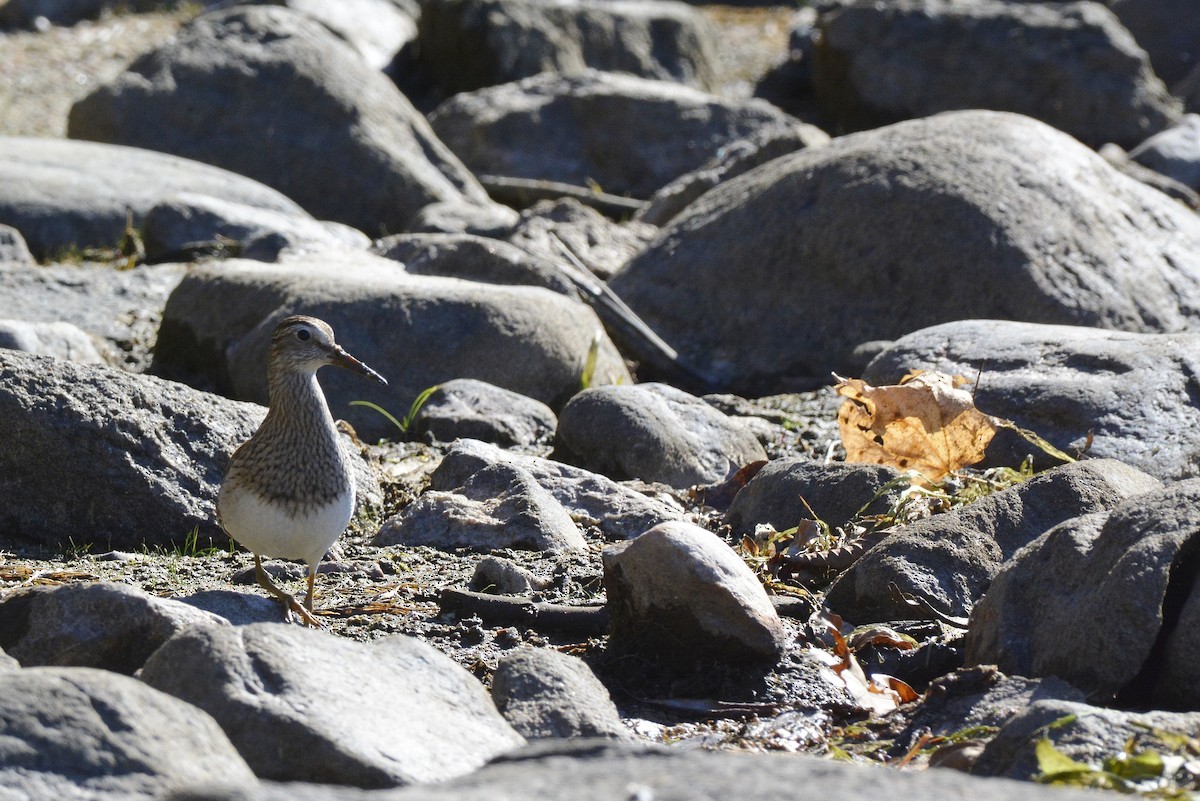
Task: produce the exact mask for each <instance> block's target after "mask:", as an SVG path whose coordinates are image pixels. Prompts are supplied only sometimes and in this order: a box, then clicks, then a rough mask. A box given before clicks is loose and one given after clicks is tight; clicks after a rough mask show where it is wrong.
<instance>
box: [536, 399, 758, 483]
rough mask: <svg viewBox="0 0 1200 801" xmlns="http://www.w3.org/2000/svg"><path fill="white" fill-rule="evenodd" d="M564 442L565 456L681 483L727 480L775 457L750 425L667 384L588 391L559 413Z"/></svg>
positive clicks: (613, 474) (623, 475)
mask: <svg viewBox="0 0 1200 801" xmlns="http://www.w3.org/2000/svg"><path fill="white" fill-rule="evenodd" d="M558 440H559V450H560V451H562V452H563V453H562V454H561V455H563V456H564V457H567V458H564V461H572V462H575V463H576V464H579V465H580V466H581V467H584V468H587V469H588V470H594V471H596V472H597V473H603V474H604V475H606V476H609V477H610V478H615V479H630V478H636V479H640V480H642V481H651V482H661V483H663V484H667V485H669V486H672V487H678V488H686V487H690V486H692V485H693V484H714V483H717V482H719V481H724V480H725V479H726V478H728V477H729V476H730V475H732V474H733V473H736V472H737V471H738V470H739V469H741V468H742V467H745V466H746V465H748V464H750V463H751V462H757V461H763V460H765V459H766V458H767V452H766V451H765V450H763V447H762V445H760V444H759V442H758V439H757V438H755V436H754V433H753V432H752V431H751V429H750V428H749V427H748V426H746V425H744V424H742V423H741V422H740V421H739V420H737V419H736V418H731V417H727V416H725V415H724V414H722V413H721V412H719V411H717V410H716V409H714V408H713V407H712V406H710V405H708V404H707V403H705V402H704V401H702V400H701V399H699V398H697V397H695V396H693V395H689V394H688V393H686V392H684V391H682V390H679V389H675V388H674V387H671V386H668V385H666V384H639V385H636V386H624V385H620V386H617V385H612V386H605V387H594V388H591V389H585V390H583V391H582V392H580V393H579V394H578V395H576V396H575V397H573V398H571V400H570V401H568V402H567V405H566V406H564V407H563V408H562V411H561V412H559V415H558Z"/></svg>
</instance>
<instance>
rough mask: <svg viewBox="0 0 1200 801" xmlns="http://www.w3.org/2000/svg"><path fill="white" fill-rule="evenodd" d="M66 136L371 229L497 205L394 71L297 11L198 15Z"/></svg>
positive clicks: (106, 91) (77, 112) (101, 95)
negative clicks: (234, 180)
mask: <svg viewBox="0 0 1200 801" xmlns="http://www.w3.org/2000/svg"><path fill="white" fill-rule="evenodd" d="M147 119H152V120H154V124H153V125H147V124H145V121H146V120H147ZM67 131H68V134H69V135H70V136H71V137H72V138H76V139H91V140H95V141H100V142H113V143H120V144H127V145H136V146H140V147H146V148H150V149H153V150H160V151H163V152H167V153H174V154H176V155H179V156H186V157H188V158H194V159H196V160H197V161H203V162H207V163H209V164H216V165H219V166H222V167H225V168H227V169H230V170H233V171H234V172H237V173H240V174H242V175H247V176H250V177H252V178H256V179H258V180H260V181H262V182H263V183H265V184H267V185H269V186H273V187H275V188H276V189H278V190H279V191H281V192H283V193H284V194H286V195H287V196H288V197H290V198H292V199H293V200H295V201H296V202H297V203H299V204H300V205H301V206H303V207H304V208H305V209H307V210H308V211H309V212H310V213H312V214H313V215H315V216H317V217H319V218H321V219H329V220H336V221H338V222H343V223H346V224H348V225H352V226H354V227H356V228H359V229H361V230H363V231H366V232H367V233H369V234H378V233H380V232H382V231H385V230H386V231H391V232H393V233H394V232H397V231H402V230H405V228H406V227H407V226H408V225H409V223H410V222H411V221H412V220H413V219H414V218H415V217H416V215H417V213H418V212H419V211H420V209H421V208H422V207H424V206H427V205H429V204H431V203H435V202H439V201H462V202H473V203H476V204H480V205H484V204H486V203H487V202H488V201H487V195H486V193H485V192H484V191H483V188H482V187H480V186H479V184H478V183H477V182H476V181H475V179H474V178H473V177H472V176H471V175H470V174H469V173H467V172H466V170H465V169H463V167H462V165H461V164H460V163H459V162H458V160H457V159H455V158H454V156H453V155H452V154H451V153H450V152H449V151H448V150H446V148H445V147H444V146H443V145H442V144H441V143H440V142H439V141H438V140H437V138H436V137H435V136H434V135H433V133H432V132H431V131H430V130H429V126H428V125H427V124H426V123H425V120H424V117H422V116H421V114H420V113H419V112H418V111H417V110H416V109H414V108H413V107H412V105H411V104H410V103H409V102H408V101H407V100H406V99H405V98H404V96H403V95H401V94H400V92H399V90H397V89H396V87H395V86H394V85H393V84H392V83H391V82H390V81H389V80H388V79H387V78H386V77H385V76H384V75H383V74H382V73H380V72H378V71H376V70H372V69H371V68H370V67H369V66H367V65H366V64H365V63H364V62H363V61H362V60H361V59H360V58H359V57H358V55H357V54H356V53H355V52H354V51H353V49H351V48H350V46H349V45H347V44H345V43H344V42H343V41H342V40H340V39H339V38H338V37H337V36H335V35H334V34H333V33H331V32H330V31H329V30H328V29H327V28H325V27H324V26H322V25H321V24H320V23H318V22H316V21H315V20H313V19H311V18H309V17H308V16H306V15H304V14H301V13H299V12H296V11H292V10H290V9H287V8H281V7H265V6H238V7H234V8H231V9H227V10H223V11H216V12H212V13H209V14H205V15H203V16H200V17H197V18H196V19H195V20H193V21H192V22H190V23H188V24H187V25H185V26H184V27H183V28H182V29H180V31H179V33H178V35H177V36H176V37H175V39H174V40H173V41H172V42H170V43H169V44H167V45H165V46H164V47H163V48H161V49H159V50H155V51H152V52H150V53H147V54H145V55H143V56H141V57H140V58H139V59H137V60H136V61H134V62H133V64H131V65H130V66H129V68H128V70H127V71H126V72H124V73H122V74H121V75H119V76H118V77H117V78H116V79H115V80H113V81H111V82H110V83H108V84H106V85H104V86H101V87H100V88H98V89H97V90H96V91H94V92H93V93H92V94H90V95H88V96H87V97H85V98H84V99H82V100H80V101H79V102H78V103H76V104H75V106H74V107H73V108H72V109H71V114H70V118H69V119H68V123H67Z"/></svg>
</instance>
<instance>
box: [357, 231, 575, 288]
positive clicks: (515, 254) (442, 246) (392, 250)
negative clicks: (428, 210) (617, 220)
mask: <svg viewBox="0 0 1200 801" xmlns="http://www.w3.org/2000/svg"><path fill="white" fill-rule="evenodd" d="M371 252H372V253H376V254H378V255H380V256H383V257H384V258H387V259H392V260H394V261H398V262H401V263H403V264H404V270H405V272H408V273H410V274H412V275H443V276H447V277H450V278H465V279H467V280H468V281H482V282H484V283H487V284H504V285H508V286H540V287H543V288H545V289H549V290H551V291H552V292H557V293H559V294H560V295H566V296H568V297H572V298H575V297H578V295H577V293H576V291H575V285H574V284H572V283H571V282H570V281H569V280H568V279H567V278H566V277H565V276H564V275H563V273H562V270H561V269H559V268H557V267H556V266H555V265H553V264H551V263H549V261H548V260H547V259H545V258H544V257H539V256H535V255H533V254H532V253H529V252H528V251H525V250H522V249H521V248H519V247H517V246H515V245H510V244H509V243H508V242H499V241H497V240H495V239H490V238H488V237H483V236H471V235H469V234H428V233H426V234H396V235H394V236H387V237H384V238H382V239H380V240H378V241H376V242H375V244H374V246H373V247H372V248H371Z"/></svg>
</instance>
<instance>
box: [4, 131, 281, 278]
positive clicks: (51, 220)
mask: <svg viewBox="0 0 1200 801" xmlns="http://www.w3.org/2000/svg"><path fill="white" fill-rule="evenodd" d="M143 127H144V126H143ZM200 161H201V160H197V161H192V160H190V159H188V158H179V157H178V156H172V155H167V154H165V153H155V152H153V151H152V150H142V149H139V148H135V147H120V146H118V145H116V144H97V143H94V142H70V141H64V140H57V139H27V138H22V137H3V138H0V183H3V184H4V186H5V187H6V190H5V192H4V196H3V197H2V198H0V223H3V224H5V225H10V226H12V227H13V228H16V229H17V230H18V231H20V232H21V235H22V236H23V237H24V238H25V241H26V242H27V243H28V245H29V249H30V250H31V251H32V252H33V255H34V256H36V257H38V258H39V259H46V258H50V257H52V256H54V255H57V254H59V253H62V252H65V251H69V250H71V249H72V248H88V247H105V248H109V247H113V246H114V245H116V244H117V242H118V241H119V240H120V239H121V236H122V235H123V233H124V231H125V227H126V225H127V224H129V223H132V224H133V225H134V226H135V227H136V226H140V225H141V224H142V221H143V219H144V218H145V216H146V214H147V212H149V211H150V209H151V208H153V207H154V206H155V205H157V204H158V203H160V202H162V201H164V200H166V199H168V198H170V197H172V196H174V195H178V194H179V193H183V192H186V193H190V194H191V195H192V196H200V197H203V198H207V199H216V200H220V201H224V202H230V203H238V204H241V205H243V206H249V207H251V208H254V209H260V210H264V211H269V212H275V213H278V214H282V215H297V214H298V215H303V212H302V211H301V209H300V207H299V206H297V205H296V204H295V203H293V202H292V201H291V200H288V199H287V198H286V197H284V196H283V195H281V194H280V193H279V192H277V191H275V190H273V189H270V188H269V187H267V186H265V185H263V184H260V183H258V182H257V181H252V180H250V179H249V178H245V177H243V176H241V175H236V174H234V173H233V172H228V171H226V170H222V169H218V168H217V167H212V166H209V165H208V164H201V163H200Z"/></svg>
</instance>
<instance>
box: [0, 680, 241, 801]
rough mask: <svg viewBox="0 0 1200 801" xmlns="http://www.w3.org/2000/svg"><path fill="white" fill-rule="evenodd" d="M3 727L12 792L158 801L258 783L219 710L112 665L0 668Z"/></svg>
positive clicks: (1, 749)
mask: <svg viewBox="0 0 1200 801" xmlns="http://www.w3.org/2000/svg"><path fill="white" fill-rule="evenodd" d="M0 731H3V732H4V737H2V738H0V786H2V787H3V788H4V793H5V797H6V798H13V799H17V798H61V799H72V801H73V800H74V799H80V801H82V799H95V800H96V801H137V800H138V799H145V800H146V801H151V799H158V798H162V797H163V796H164V795H165V794H166V793H168V792H170V791H171V790H174V789H176V788H179V787H195V786H209V787H212V788H214V791H220V790H222V789H223V790H225V791H229V792H232V791H234V790H235V788H236V789H244V788H247V787H253V786H254V784H255V781H254V774H252V773H251V772H250V769H249V768H248V767H247V766H246V763H245V762H243V761H242V758H241V757H240V756H238V753H237V751H235V750H234V748H233V746H232V745H230V743H229V739H228V738H227V737H226V736H225V734H224V733H223V732H222V731H221V729H220V727H219V726H217V724H216V722H215V721H214V720H213V719H212V718H211V717H209V716H208V715H207V714H205V713H204V712H201V711H200V710H199V709H196V708H195V707H193V706H191V705H190V704H185V703H183V702H182V701H179V700H177V699H175V698H172V697H171V696H169V695H167V694H166V693H161V692H159V691H157V690H154V689H152V688H150V687H147V686H146V685H145V684H142V683H141V682H139V681H136V680H134V679H131V678H129V677H128V676H121V675H119V674H116V673H110V672H109V671H107V670H95V669H92V668H78V667H75V668H26V669H24V670H9V671H3V672H0Z"/></svg>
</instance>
